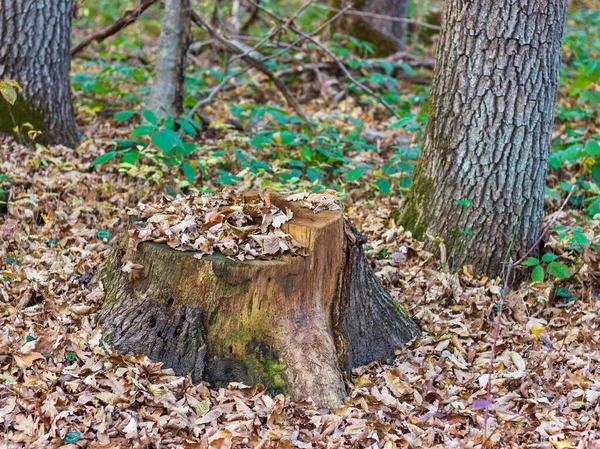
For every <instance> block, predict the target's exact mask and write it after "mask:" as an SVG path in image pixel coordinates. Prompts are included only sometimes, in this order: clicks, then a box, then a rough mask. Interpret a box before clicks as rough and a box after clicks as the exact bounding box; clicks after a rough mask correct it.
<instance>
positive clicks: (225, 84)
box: [194, 8, 341, 109]
mask: <svg viewBox="0 0 600 449" xmlns="http://www.w3.org/2000/svg"><path fill="white" fill-rule="evenodd" d="M256 11H258V8H257V9H256ZM340 15H341V13H337V14H336V15H335V16H333V17H331V18H330V19H329V20H327V21H326V22H325V23H323V24H321V25H320V26H319V27H318V28H317V29H316V30H314V31H313V32H312V33H310V34H311V35H315V34H317V33H319V32H321V30H323V29H324V28H325V27H326V26H327V25H329V24H330V23H331V22H333V21H334V20H335V19H336V18H337V17H338V16H340ZM305 40H306V39H305V38H303V37H300V38H299V39H296V40H295V41H294V42H292V43H291V44H289V45H288V46H286V47H285V48H283V49H282V50H280V51H279V52H277V53H274V54H272V55H270V56H267V57H265V58H263V59H261V61H262V62H266V61H269V60H271V59H274V58H276V57H278V56H281V55H283V54H285V53H287V52H288V51H290V50H291V49H292V48H294V47H295V46H296V45H297V44H298V43H300V42H303V41H305ZM211 41H212V40H211ZM261 41H262V39H261ZM326 64H330V63H326ZM249 69H250V67H246V68H244V69H242V70H238V71H237V72H233V73H231V74H229V75H228V76H226V77H225V78H223V80H221V82H220V83H219V85H218V86H216V87H215V88H214V89H212V90H211V92H210V97H211V98H213V97H214V96H215V95H216V94H217V93H218V92H219V91H221V90H223V89H224V88H226V87H229V86H232V85H231V84H229V80H231V79H233V78H236V77H238V76H240V75H243V74H244V73H246V72H247V71H248V70H249ZM275 75H276V76H277V77H280V75H279V74H275ZM285 75H288V74H287V73H286V74H285ZM232 87H233V86H232ZM235 87H239V86H235ZM194 109H196V108H194Z"/></svg>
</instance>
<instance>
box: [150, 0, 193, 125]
mask: <svg viewBox="0 0 600 449" xmlns="http://www.w3.org/2000/svg"><path fill="white" fill-rule="evenodd" d="M191 13H192V11H191V4H190V0H165V9H164V15H163V20H162V28H161V31H160V38H159V42H158V53H157V55H156V66H155V69H154V83H153V84H152V94H151V95H150V109H151V110H152V111H153V112H154V114H155V115H156V116H157V117H159V118H162V117H165V116H169V115H179V114H181V113H183V93H184V82H185V68H186V66H187V52H188V48H189V46H190V44H191V34H190V27H191Z"/></svg>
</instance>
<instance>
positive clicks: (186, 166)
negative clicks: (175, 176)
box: [181, 161, 196, 182]
mask: <svg viewBox="0 0 600 449" xmlns="http://www.w3.org/2000/svg"><path fill="white" fill-rule="evenodd" d="M181 168H182V170H183V174H184V175H185V177H186V178H187V179H188V180H189V181H190V182H194V175H195V174H196V170H194V167H192V164H190V163H189V162H187V161H185V162H184V163H183V166H182V167H181Z"/></svg>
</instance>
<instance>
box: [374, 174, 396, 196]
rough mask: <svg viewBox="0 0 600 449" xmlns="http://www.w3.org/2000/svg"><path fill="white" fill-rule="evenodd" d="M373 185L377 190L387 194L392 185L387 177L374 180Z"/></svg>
mask: <svg viewBox="0 0 600 449" xmlns="http://www.w3.org/2000/svg"><path fill="white" fill-rule="evenodd" d="M375 187H377V190H379V191H380V192H381V193H383V194H384V195H387V194H389V193H390V190H391V189H392V185H391V184H390V182H389V181H388V180H387V179H383V178H379V179H378V180H377V181H375Z"/></svg>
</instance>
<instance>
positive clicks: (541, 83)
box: [401, 0, 567, 275]
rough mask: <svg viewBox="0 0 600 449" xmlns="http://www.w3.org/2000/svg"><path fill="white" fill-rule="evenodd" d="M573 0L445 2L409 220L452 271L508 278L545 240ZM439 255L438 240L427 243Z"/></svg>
mask: <svg viewBox="0 0 600 449" xmlns="http://www.w3.org/2000/svg"><path fill="white" fill-rule="evenodd" d="M566 5H567V1H566V0H550V1H540V0H528V1H525V2H513V1H509V0H502V1H495V0H482V1H479V2H464V1H462V0H448V1H446V2H445V3H444V20H443V26H442V27H443V29H442V34H441V40H440V45H439V47H438V51H437V63H436V68H435V78H434V87H433V92H432V95H431V106H430V108H429V119H428V123H427V130H426V133H425V140H424V142H423V148H422V153H421V156H420V158H419V161H418V163H417V166H416V168H415V173H414V177H413V185H412V187H411V190H410V193H409V194H408V196H407V198H406V202H405V205H404V209H403V211H402V219H401V222H402V224H404V225H405V226H406V227H407V228H408V229H410V230H412V231H413V234H414V235H415V236H416V237H417V238H420V239H422V238H425V237H441V238H443V240H444V244H445V246H446V251H447V255H448V263H449V265H450V267H451V268H460V267H461V266H463V265H464V264H472V265H473V267H474V268H475V270H476V271H478V272H483V273H488V274H491V275H497V274H500V272H501V270H502V263H503V260H504V258H505V257H506V254H507V251H508V250H509V249H510V248H511V242H513V246H512V252H511V254H512V255H513V257H515V256H517V257H518V256H519V255H522V254H523V253H524V252H525V251H526V250H527V249H528V248H530V247H531V245H532V244H534V242H535V240H536V238H537V237H538V236H539V233H540V230H541V225H542V215H543V204H544V186H545V177H546V171H547V161H548V153H549V150H550V141H551V132H552V124H553V121H554V104H555V97H556V85H557V78H558V69H559V65H560V56H561V41H562V32H563V24H564V20H565V10H566ZM429 247H430V248H431V249H435V250H437V249H438V247H439V243H434V242H433V241H429Z"/></svg>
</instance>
